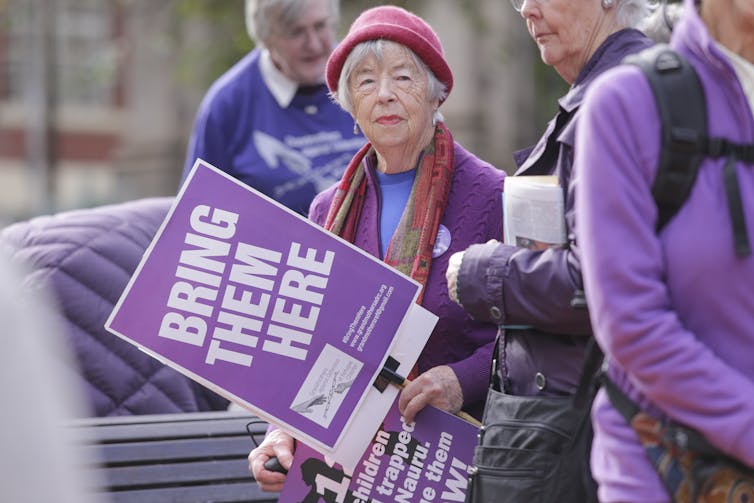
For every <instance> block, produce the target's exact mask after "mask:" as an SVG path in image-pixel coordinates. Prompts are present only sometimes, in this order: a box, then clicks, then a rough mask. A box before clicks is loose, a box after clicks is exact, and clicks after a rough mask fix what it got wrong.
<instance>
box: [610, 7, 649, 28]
mask: <svg viewBox="0 0 754 503" xmlns="http://www.w3.org/2000/svg"><path fill="white" fill-rule="evenodd" d="M657 1H658V0H619V1H618V4H617V7H616V9H617V10H616V13H615V16H616V17H617V19H618V23H620V24H621V25H622V26H626V27H630V28H637V27H638V26H639V25H640V24H641V22H642V21H643V20H644V18H646V17H647V16H649V13H650V12H651V11H652V6H653V5H655V4H656V3H657Z"/></svg>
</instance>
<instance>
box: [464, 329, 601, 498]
mask: <svg viewBox="0 0 754 503" xmlns="http://www.w3.org/2000/svg"><path fill="white" fill-rule="evenodd" d="M501 332H502V330H501V331H500V332H498V337H497V341H496V342H495V349H494V353H493V363H492V372H491V376H492V382H491V384H490V389H489V391H488V393H487V403H486V404H485V408H484V416H483V418H482V427H481V429H480V431H479V444H478V445H477V447H476V448H475V449H474V458H473V465H472V467H471V469H470V473H469V484H468V489H467V491H466V503H493V502H494V503H502V502H511V503H522V502H526V503H538V502H541V503H550V502H553V501H558V502H560V503H589V502H592V501H596V486H595V484H594V481H593V480H592V476H591V471H590V469H589V450H590V448H591V444H592V427H591V421H590V417H589V414H590V409H591V405H592V401H593V399H594V395H595V393H596V389H597V386H596V379H595V374H596V372H597V370H598V368H599V367H600V364H601V362H602V352H601V351H600V349H599V347H598V346H597V344H596V343H595V342H594V339H592V340H591V341H590V342H589V345H588V348H587V352H586V357H585V361H584V366H583V371H582V375H581V379H580V382H579V386H578V389H577V392H576V393H575V394H574V395H572V396H554V397H543V396H516V395H510V394H508V393H506V392H505V390H504V389H502V388H501V382H500V381H501V380H500V375H499V373H498V370H499V368H498V366H499V365H498V363H499V362H498V347H499V344H500V343H501V341H500V339H501V335H500V334H501Z"/></svg>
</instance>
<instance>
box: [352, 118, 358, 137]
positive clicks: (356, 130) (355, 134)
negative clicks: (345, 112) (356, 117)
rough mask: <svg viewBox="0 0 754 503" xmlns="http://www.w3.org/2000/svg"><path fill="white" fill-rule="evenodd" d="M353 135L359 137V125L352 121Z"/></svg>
mask: <svg viewBox="0 0 754 503" xmlns="http://www.w3.org/2000/svg"><path fill="white" fill-rule="evenodd" d="M353 135H354V136H359V123H358V122H356V121H353Z"/></svg>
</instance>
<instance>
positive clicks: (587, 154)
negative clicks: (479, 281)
mask: <svg viewBox="0 0 754 503" xmlns="http://www.w3.org/2000/svg"><path fill="white" fill-rule="evenodd" d="M670 48H672V49H673V51H669V50H667V49H664V48H663V49H660V50H659V52H658V53H657V54H658V55H657V56H656V57H655V59H654V60H653V65H654V66H653V67H654V68H657V69H659V71H660V72H659V73H660V74H669V73H671V72H676V71H677V72H678V75H680V72H681V69H682V68H683V66H682V64H683V61H684V60H685V61H687V62H688V63H689V64H690V65H691V68H692V69H693V70H694V71H693V72H691V73H692V77H693V74H694V73H695V74H696V75H698V78H699V82H700V84H701V88H702V91H701V93H700V94H699V98H697V99H687V100H685V101H684V102H683V103H682V104H681V106H680V107H678V108H680V110H672V111H673V113H676V112H678V113H680V115H685V114H688V113H689V112H690V111H693V110H696V109H697V108H700V109H701V111H702V112H705V111H706V115H707V117H706V120H704V121H702V124H703V125H706V128H707V132H706V135H703V136H701V137H699V138H697V137H696V136H695V134H697V133H699V131H694V130H693V128H692V129H689V128H674V129H671V128H668V127H667V126H668V125H667V124H663V121H662V120H661V117H662V111H663V110H664V109H667V108H670V109H673V108H674V107H673V106H672V105H671V102H672V100H671V99H662V100H659V101H657V100H655V97H654V95H653V91H652V87H650V84H649V82H650V80H648V79H647V75H650V74H649V73H648V74H647V75H645V74H644V73H643V72H642V70H641V69H640V68H639V67H638V66H636V65H623V66H621V67H619V68H616V69H614V70H612V71H610V72H607V73H605V74H604V75H603V76H601V78H600V79H599V80H597V81H596V82H595V83H594V85H593V86H592V87H591V89H590V91H589V92H588V93H587V96H586V99H585V102H584V106H583V107H582V111H581V119H580V121H581V122H580V125H579V130H578V132H577V137H576V148H575V152H576V155H575V161H574V172H575V176H576V177H577V178H578V179H579V191H580V194H579V199H578V201H577V204H576V215H577V219H578V221H579V227H578V230H577V238H578V241H579V243H580V246H581V250H582V266H583V275H584V287H585V291H586V297H587V300H588V304H589V310H590V314H591V319H592V324H593V328H594V333H595V337H596V339H597V341H598V342H599V344H600V346H601V347H602V348H603V349H604V351H605V354H606V359H607V366H608V369H607V373H606V377H607V379H606V380H605V386H603V389H602V390H601V391H600V393H599V394H598V396H597V398H596V400H595V403H594V407H593V411H592V418H593V423H594V443H593V448H592V470H593V473H594V476H595V479H596V480H597V482H598V484H599V497H600V501H602V502H605V503H611V502H641V503H660V502H667V501H694V502H697V501H705V502H706V501H720V502H723V501H725V502H729V501H730V502H745V501H754V485H753V483H754V400H752V397H754V359H753V358H752V355H754V351H753V350H754V289H753V288H752V285H754V255H752V252H751V244H752V242H754V241H753V240H754V113H753V110H754V2H752V1H751V0H701V1H694V0H686V1H685V4H684V14H683V16H682V18H681V20H680V21H679V23H678V24H677V25H676V26H675V28H674V32H673V35H672V38H671V43H670ZM676 55H680V56H676ZM676 68H677V70H676ZM688 82H693V80H691V81H688ZM684 89H685V88H681V89H680V90H678V91H677V92H686V91H685V90H684ZM689 96H695V94H693V93H691V94H689ZM702 96H703V97H704V98H705V99H706V104H705V100H704V99H702V98H701V97H702ZM678 113H676V115H678ZM664 134H669V135H672V137H673V139H674V140H673V142H672V144H674V145H681V146H682V147H683V148H682V149H681V152H682V154H681V155H687V156H688V158H687V160H686V161H685V162H678V163H675V166H676V170H675V172H674V176H673V177H671V178H673V179H674V180H680V181H681V182H682V183H681V184H680V185H683V184H684V183H683V182H684V181H685V182H686V185H689V190H688V194H687V195H686V196H685V197H682V196H683V195H684V191H683V190H682V188H680V187H675V185H674V184H675V181H672V180H671V181H670V182H668V183H670V187H671V189H670V190H668V189H667V188H663V186H662V184H661V183H658V179H659V178H658V172H659V173H666V170H665V168H663V169H662V171H660V168H659V166H665V164H666V161H667V159H668V156H670V157H674V156H675V155H677V154H671V153H670V152H671V150H668V149H673V148H674V147H672V145H671V142H666V143H663V140H662V138H663V135H664ZM661 147H663V148H661ZM665 147H667V148H665ZM695 157H698V159H697V160H699V161H700V162H699V163H698V171H697V172H696V174H695V175H694V173H693V171H692V172H691V174H690V175H689V172H688V171H687V169H688V168H689V167H693V166H696V165H697V163H695V162H694V158H695ZM663 176H664V175H663ZM664 179H665V180H667V178H664ZM673 187H675V188H673ZM679 196H681V197H680V199H679V200H678V201H675V202H674V201H673V200H674V199H676V198H678V197H679ZM664 222H666V223H664ZM663 223H664V225H663ZM713 498H714V499H713Z"/></svg>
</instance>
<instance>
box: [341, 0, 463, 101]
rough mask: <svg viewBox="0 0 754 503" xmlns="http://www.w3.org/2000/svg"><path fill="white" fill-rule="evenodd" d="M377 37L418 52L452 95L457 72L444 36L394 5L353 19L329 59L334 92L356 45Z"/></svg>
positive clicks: (375, 8) (370, 10)
mask: <svg viewBox="0 0 754 503" xmlns="http://www.w3.org/2000/svg"><path fill="white" fill-rule="evenodd" d="M377 39H387V40H392V41H393V42H398V43H399V44H403V45H405V46H406V47H408V48H409V49H411V50H412V51H414V53H416V55H417V56H419V58H420V59H421V60H422V61H424V63H425V64H426V65H427V66H428V67H429V69H430V70H432V73H434V74H435V77H437V79H438V80H439V81H440V82H442V83H443V84H445V87H446V90H447V94H450V90H451V89H452V88H453V73H452V72H451V71H450V67H449V66H448V63H447V61H445V55H444V52H443V50H442V44H441V43H440V38H439V37H438V36H437V34H436V33H435V32H434V30H433V29H432V27H431V26H429V25H428V24H427V23H426V21H424V20H423V19H422V18H420V17H419V16H417V15H415V14H413V13H411V12H408V11H407V10H405V9H402V8H400V7H395V6H392V5H383V6H380V7H374V8H372V9H368V10H366V11H364V12H363V13H362V14H361V15H360V16H359V17H357V18H356V20H355V21H354V22H353V24H352V25H351V28H350V29H349V30H348V35H346V37H345V38H344V39H343V40H342V41H341V42H340V44H338V46H337V47H336V48H335V50H334V51H333V52H332V54H331V55H330V59H328V60H327V86H328V87H329V88H330V91H332V92H335V91H337V90H338V79H339V78H340V72H341V70H342V69H343V63H345V61H346V58H348V55H349V54H351V51H352V50H353V48H354V47H356V46H357V45H358V44H359V43H361V42H365V41H367V40H377Z"/></svg>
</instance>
